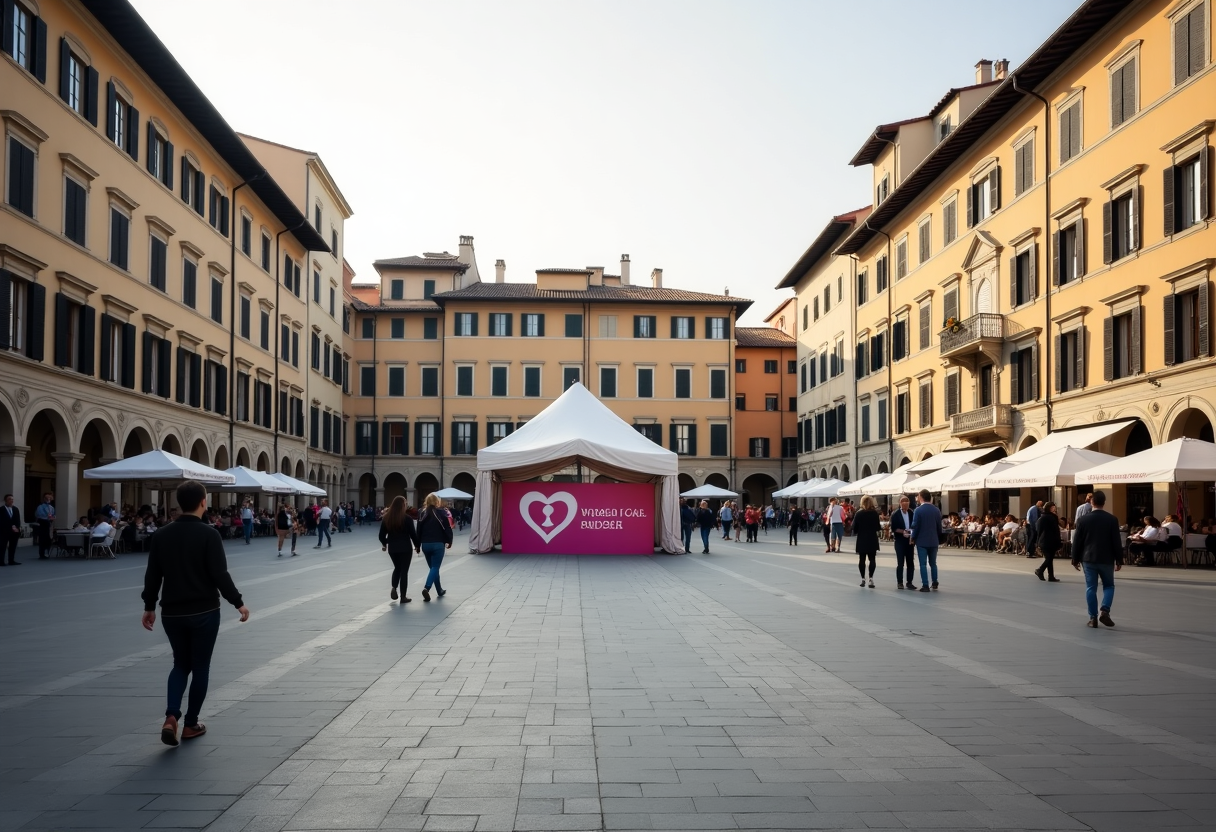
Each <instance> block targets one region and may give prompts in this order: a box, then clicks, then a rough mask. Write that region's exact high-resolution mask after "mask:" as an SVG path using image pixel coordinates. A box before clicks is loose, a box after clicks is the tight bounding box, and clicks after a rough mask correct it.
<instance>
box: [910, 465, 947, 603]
mask: <svg viewBox="0 0 1216 832" xmlns="http://www.w3.org/2000/svg"><path fill="white" fill-rule="evenodd" d="M916 501H917V503H919V505H917V506H916V511H914V512H912V534H911V535H909V538H908V539H909V540H910V541H911V543H912V544H913V545H914V546H916V559H917V560H919V561H920V591H921V592H929V591H930V589H934V590H935V589H937V548H938V547H939V546H941V545H942V513H941V512H940V511H938V509H937V506H935V505H933V495H932V494H930V493H929V491H928V489H923V490H921V492H920V493H919V494H917V495H916ZM930 578H932V579H933V584H932V586H930V584H929V579H930Z"/></svg>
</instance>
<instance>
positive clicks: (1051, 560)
mask: <svg viewBox="0 0 1216 832" xmlns="http://www.w3.org/2000/svg"><path fill="white" fill-rule="evenodd" d="M1042 552H1043V565H1042V566H1040V567H1039V568H1038V569H1036V570H1035V572H1038V573H1039V574H1040V575H1042V574H1043V573H1044V572H1046V573H1047V577H1049V578H1054V577H1055V576H1056V553H1055V552H1049V551H1047V550H1046V549H1043V550H1042Z"/></svg>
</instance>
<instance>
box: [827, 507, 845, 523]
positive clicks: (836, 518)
mask: <svg viewBox="0 0 1216 832" xmlns="http://www.w3.org/2000/svg"><path fill="white" fill-rule="evenodd" d="M830 510H831V512H832V522H833V523H843V522H844V506H842V505H841V504H840V503H837V504H836V505H834V506H832V507H831V509H830Z"/></svg>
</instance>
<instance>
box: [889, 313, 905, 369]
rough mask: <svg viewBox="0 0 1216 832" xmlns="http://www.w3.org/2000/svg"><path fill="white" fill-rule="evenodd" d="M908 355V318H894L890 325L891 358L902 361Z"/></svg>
mask: <svg viewBox="0 0 1216 832" xmlns="http://www.w3.org/2000/svg"><path fill="white" fill-rule="evenodd" d="M907 357H908V319H907V318H896V319H895V323H894V324H893V325H892V326H891V360H892V361H902V360H903V359H905V358H907Z"/></svg>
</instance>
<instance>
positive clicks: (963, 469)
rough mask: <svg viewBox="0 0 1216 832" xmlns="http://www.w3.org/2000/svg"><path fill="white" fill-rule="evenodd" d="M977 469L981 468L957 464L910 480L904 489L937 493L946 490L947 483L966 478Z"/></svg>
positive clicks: (967, 464) (969, 464)
mask: <svg viewBox="0 0 1216 832" xmlns="http://www.w3.org/2000/svg"><path fill="white" fill-rule="evenodd" d="M977 468H979V466H978V465H975V464H974V463H971V462H955V463H954V464H953V465H951V466H950V467H948V468H943V469H941V470H940V471H933V472H932V473H929V474H925V475H924V476H923V477H918V478H917V479H914V480H909V481H908V482H907V483H906V484H905V486H904V487H905V488H906V489H907V490H908V491H921V490H923V489H928V490H929V491H932V492H934V493H937V492H940V491H944V490H946V489H943V488H942V486H943V485H944V484H945V483H948V482H950V480H953V479H955V478H957V477H961V476H966V475H967V474H969V473H971V472H972V471H974V470H976V469H977Z"/></svg>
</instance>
